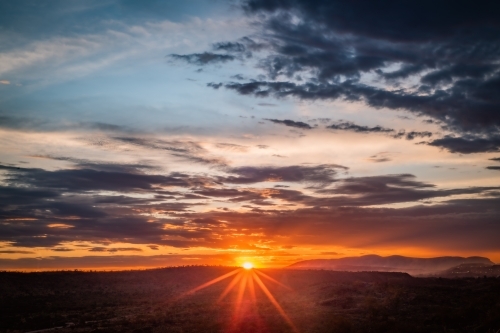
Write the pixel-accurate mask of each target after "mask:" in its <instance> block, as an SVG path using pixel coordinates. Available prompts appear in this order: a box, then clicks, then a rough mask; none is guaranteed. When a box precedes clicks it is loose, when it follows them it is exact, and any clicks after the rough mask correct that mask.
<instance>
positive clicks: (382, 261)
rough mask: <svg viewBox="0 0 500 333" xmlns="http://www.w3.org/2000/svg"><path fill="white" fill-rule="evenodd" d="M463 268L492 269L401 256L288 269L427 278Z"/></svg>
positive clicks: (475, 260)
mask: <svg viewBox="0 0 500 333" xmlns="http://www.w3.org/2000/svg"><path fill="white" fill-rule="evenodd" d="M464 264H483V265H488V266H491V265H494V263H493V262H492V261H491V260H490V259H488V258H485V257H468V258H464V257H436V258H412V257H404V256H388V257H381V256H378V255H365V256H360V257H345V258H339V259H313V260H304V261H299V262H296V263H294V264H292V265H290V266H288V268H291V269H327V270H334V271H351V272H359V271H379V272H406V273H409V274H411V275H429V274H437V273H441V272H443V271H446V270H448V269H450V268H453V267H457V266H460V265H464Z"/></svg>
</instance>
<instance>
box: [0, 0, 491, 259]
mask: <svg viewBox="0 0 500 333" xmlns="http://www.w3.org/2000/svg"><path fill="white" fill-rule="evenodd" d="M499 17H500V3H498V2H494V1H484V2H483V1H479V2H478V1H476V2H470V1H456V0H454V1H451V0H446V1H442V0H438V1H436V0H432V1H430V0H419V1H411V2H405V3H404V4H403V3H402V2H401V1H383V2H378V1H369V0H366V1H365V0H360V1H342V0H330V1H326V0H322V1H321V0H308V1H306V0H238V1H237V0H233V1H230V0H214V1H208V0H189V1H170V0H167V1H160V0H150V1H140V2H138V1H130V0H105V1H103V0H99V1H97V0H85V1H84V0H75V1H65V0H50V1H49V0H23V1H2V2H0V269H40V268H51V269H62V268H124V267H158V266H169V265H191V264H221V265H234V264H239V263H241V262H242V261H244V260H247V259H251V260H253V261H254V262H255V263H256V264H257V265H260V266H285V265H288V264H290V263H293V262H295V261H298V260H303V259H312V258H338V257H344V256H356V255H361V254H379V255H391V254H400V255H408V256H419V257H432V256H441V255H460V256H472V255H481V256H487V257H489V258H490V259H492V260H493V261H496V262H500V242H499V239H500V151H499V150H500V93H499V92H500V20H499V19H498V18H499Z"/></svg>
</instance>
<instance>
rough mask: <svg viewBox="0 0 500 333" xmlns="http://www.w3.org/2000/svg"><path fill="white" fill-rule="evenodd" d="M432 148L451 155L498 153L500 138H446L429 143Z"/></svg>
mask: <svg viewBox="0 0 500 333" xmlns="http://www.w3.org/2000/svg"><path fill="white" fill-rule="evenodd" d="M428 144H429V145H430V146H435V147H440V148H444V149H446V150H448V151H449V152H451V153H461V154H471V153H486V152H496V151H499V150H500V136H494V137H490V138H479V137H473V136H464V137H454V136H450V135H447V136H444V137H443V138H440V139H436V140H433V141H431V142H429V143H428Z"/></svg>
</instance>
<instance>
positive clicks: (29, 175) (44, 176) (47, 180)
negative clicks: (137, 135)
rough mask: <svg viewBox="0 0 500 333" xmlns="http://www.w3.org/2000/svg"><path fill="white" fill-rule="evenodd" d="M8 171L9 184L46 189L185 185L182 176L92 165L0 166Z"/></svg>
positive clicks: (186, 183) (186, 184)
mask: <svg viewBox="0 0 500 333" xmlns="http://www.w3.org/2000/svg"><path fill="white" fill-rule="evenodd" d="M0 169H3V170H5V171H6V172H8V176H7V178H6V181H7V182H8V183H9V184H30V185H31V186H36V187H40V188H46V189H57V190H66V191H76V192H86V191H96V190H107V191H125V192H126V191H138V190H153V189H154V187H156V186H176V187H188V186H189V183H188V182H187V181H186V180H185V179H184V177H181V176H162V175H148V174H143V173H139V172H131V170H129V172H124V171H101V170H95V169H63V170H56V171H46V170H43V169H26V168H13V167H6V166H0Z"/></svg>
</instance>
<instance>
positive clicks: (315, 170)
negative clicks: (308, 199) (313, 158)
mask: <svg viewBox="0 0 500 333" xmlns="http://www.w3.org/2000/svg"><path fill="white" fill-rule="evenodd" d="M347 169H348V168H347V167H344V166H341V165H336V164H325V165H317V166H307V165H304V166H302V165H293V166H286V167H239V168H232V169H228V170H227V172H228V173H230V174H236V175H237V176H228V177H220V178H219V179H220V181H222V182H225V183H232V184H252V183H259V182H265V181H273V182H308V183H314V184H329V183H331V182H333V181H335V176H336V175H337V174H338V172H339V171H345V170H347Z"/></svg>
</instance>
